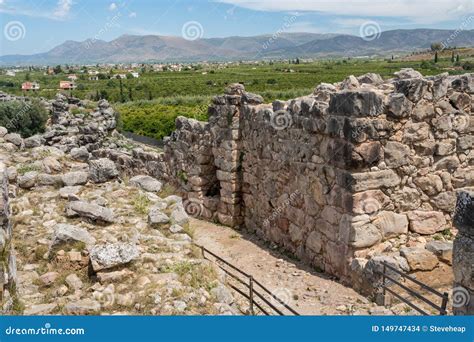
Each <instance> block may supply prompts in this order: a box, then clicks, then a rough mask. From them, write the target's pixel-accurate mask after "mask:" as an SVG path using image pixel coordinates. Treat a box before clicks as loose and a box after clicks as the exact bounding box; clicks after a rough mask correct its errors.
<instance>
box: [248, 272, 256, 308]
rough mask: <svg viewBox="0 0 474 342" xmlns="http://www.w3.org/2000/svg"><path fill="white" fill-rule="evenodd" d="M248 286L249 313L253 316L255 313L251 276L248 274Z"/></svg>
mask: <svg viewBox="0 0 474 342" xmlns="http://www.w3.org/2000/svg"><path fill="white" fill-rule="evenodd" d="M249 279H250V286H249V291H250V293H249V297H250V314H251V315H252V316H253V315H255V313H254V310H253V276H250V278H249Z"/></svg>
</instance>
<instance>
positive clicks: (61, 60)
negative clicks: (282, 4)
mask: <svg viewBox="0 0 474 342" xmlns="http://www.w3.org/2000/svg"><path fill="white" fill-rule="evenodd" d="M436 42H440V43H444V44H446V45H449V46H457V47H461V46H464V47H467V46H469V47H472V46H474V30H436V29H412V30H391V31H384V32H381V33H380V34H379V35H378V36H376V37H367V38H361V37H358V36H353V35H347V34H317V33H281V34H275V35H260V36H253V37H239V36H233V37H226V38H203V39H197V40H193V41H190V40H186V39H184V38H182V37H173V36H157V35H146V36H136V35H123V36H120V37H119V38H117V39H115V40H112V41H110V42H106V41H104V40H95V39H88V40H85V41H83V42H76V41H66V42H64V43H63V44H61V45H58V46H57V47H55V48H53V49H51V50H50V51H48V52H44V53H39V54H33V55H4V56H0V65H3V66H7V65H8V66H11V65H53V64H66V63H67V64H88V63H128V62H196V61H232V60H260V59H286V58H296V57H299V58H324V57H357V56H387V55H390V54H403V53H408V52H412V51H419V50H426V49H429V48H430V46H431V44H432V43H436Z"/></svg>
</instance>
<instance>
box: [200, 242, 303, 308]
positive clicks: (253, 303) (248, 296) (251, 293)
mask: <svg viewBox="0 0 474 342" xmlns="http://www.w3.org/2000/svg"><path fill="white" fill-rule="evenodd" d="M198 247H199V248H200V249H201V253H202V256H203V258H205V259H207V260H210V259H208V258H206V253H207V254H210V255H212V256H213V257H214V258H215V259H216V260H218V261H219V262H221V263H223V264H224V265H226V266H229V267H230V268H231V269H232V270H234V271H237V272H238V273H240V274H241V275H243V276H244V277H246V278H247V279H248V283H247V282H245V281H243V280H242V279H240V278H239V277H238V276H237V275H235V274H233V273H231V272H230V271H229V270H227V269H225V268H224V267H223V266H222V265H221V264H219V263H218V262H216V264H217V266H218V267H219V268H220V269H221V270H223V271H224V272H225V273H226V274H228V275H229V276H231V277H232V278H233V279H235V280H237V281H238V282H240V283H241V284H242V285H244V286H245V287H246V288H248V290H249V292H248V294H247V293H245V292H244V291H243V290H241V289H239V288H238V287H237V286H234V285H232V284H230V285H229V286H230V287H231V288H232V289H233V290H235V291H236V292H238V293H239V294H240V295H242V296H243V297H244V298H246V299H248V300H249V304H250V313H251V315H254V314H255V312H254V306H256V307H257V308H258V309H259V310H260V311H261V312H263V313H264V314H265V315H267V316H269V315H270V314H269V313H268V311H267V310H265V309H263V308H262V306H261V305H260V304H259V303H258V302H257V301H256V300H255V297H258V298H259V299H260V300H261V301H263V302H264V303H265V304H266V305H268V306H269V307H270V308H271V309H272V310H273V311H275V312H276V313H277V314H279V315H281V316H284V315H285V313H284V312H282V311H281V310H279V309H278V308H277V307H276V306H275V305H273V304H272V303H271V302H270V301H269V300H268V299H267V298H265V296H264V295H263V294H262V293H260V292H259V291H257V290H256V289H255V285H257V286H259V287H260V288H261V289H262V290H263V291H264V292H265V293H267V294H268V295H270V296H271V297H272V298H273V299H275V300H276V301H277V302H278V303H280V304H281V305H283V306H284V307H285V308H286V309H287V310H288V311H290V312H291V313H292V314H294V315H296V316H299V313H298V312H297V311H296V310H294V309H293V308H291V307H290V306H289V305H288V304H286V303H285V302H284V301H282V300H281V299H280V298H278V297H277V296H275V295H274V294H273V293H271V291H270V290H268V289H267V288H266V287H265V286H263V285H262V284H261V283H260V282H258V281H257V280H255V279H254V277H253V276H252V275H250V274H248V273H246V272H244V271H242V270H240V269H239V268H238V267H236V266H234V265H232V264H231V263H229V262H228V261H226V260H224V259H222V258H221V257H220V256H218V255H217V254H215V253H213V252H211V251H210V250H208V249H207V248H205V247H204V246H198ZM210 261H213V260H210Z"/></svg>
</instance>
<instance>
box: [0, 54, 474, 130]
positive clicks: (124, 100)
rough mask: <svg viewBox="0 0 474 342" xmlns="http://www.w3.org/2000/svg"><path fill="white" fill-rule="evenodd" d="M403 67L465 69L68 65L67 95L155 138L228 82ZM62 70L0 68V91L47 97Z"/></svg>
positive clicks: (270, 86)
mask: <svg viewBox="0 0 474 342" xmlns="http://www.w3.org/2000/svg"><path fill="white" fill-rule="evenodd" d="M472 60H473V58H472V56H463V60H462V62H464V63H466V62H467V63H468V62H469V61H472ZM471 63H472V62H471ZM404 67H412V68H414V69H416V70H418V71H420V72H421V73H423V74H424V75H435V74H439V73H442V72H449V73H451V74H459V73H465V72H468V71H466V70H463V69H462V67H459V66H458V67H455V66H454V64H453V63H452V62H451V59H450V58H448V57H445V56H443V58H440V60H439V61H438V63H436V64H435V63H432V62H431V61H425V62H423V61H419V60H415V61H406V60H405V61H397V60H395V61H393V60H337V61H317V62H312V63H301V64H289V63H288V62H286V63H284V62H280V63H268V62H267V63H258V64H257V63H256V64H237V63H236V64H232V65H226V66H223V65H221V66H218V65H207V66H194V69H193V70H188V71H181V72H171V71H165V72H154V71H150V70H148V68H139V69H138V70H137V71H139V72H140V77H139V78H127V79H123V80H118V79H108V76H110V75H111V74H116V73H121V72H124V71H123V70H119V69H112V70H107V71H105V72H104V73H105V74H106V77H104V78H105V79H100V80H97V81H90V80H89V79H88V75H87V74H86V73H81V71H80V70H74V71H72V72H73V73H75V74H76V75H78V77H79V79H78V80H77V81H76V84H77V89H75V90H73V91H72V95H73V96H76V97H79V98H81V99H84V98H89V99H98V98H106V99H108V100H109V101H110V102H112V103H113V104H114V105H115V107H116V109H117V110H118V111H119V112H120V114H121V118H122V121H123V129H124V130H127V131H131V132H134V133H136V134H140V135H146V136H149V137H153V138H157V139H161V138H162V137H163V136H165V135H168V134H169V133H170V132H171V131H172V130H173V129H174V119H175V118H176V117H177V116H178V115H183V116H187V117H193V118H196V119H199V120H205V119H206V116H207V105H208V104H209V101H210V99H211V97H212V96H214V95H217V94H220V93H222V92H223V90H224V88H225V86H226V85H227V84H230V83H235V82H240V83H243V84H245V87H246V89H247V90H248V91H250V92H254V93H258V94H260V95H262V96H263V97H264V99H265V101H267V102H269V101H273V100H275V99H281V100H287V99H290V98H294V97H298V96H302V95H307V94H310V93H311V92H312V90H313V88H314V87H315V86H316V85H317V84H319V83H321V82H328V83H333V82H338V81H342V80H343V79H344V78H345V77H347V76H348V75H355V76H358V75H362V74H364V73H367V72H375V73H379V74H381V75H382V76H383V77H385V78H388V77H391V76H392V75H393V73H394V72H395V71H398V70H400V69H401V68H404ZM63 69H66V67H63ZM90 69H97V68H90ZM84 71H85V70H84ZM67 74H68V72H66V70H65V71H63V72H62V73H60V74H57V75H44V70H35V69H31V70H30V71H29V72H27V71H23V72H19V73H17V74H16V76H14V77H12V76H7V75H4V74H2V75H0V91H5V92H7V93H12V94H17V95H20V94H22V91H21V90H20V89H21V83H22V82H25V80H31V81H37V82H39V83H40V85H41V90H40V91H38V92H35V93H31V92H30V93H28V95H30V96H38V97H39V96H41V97H45V98H53V97H54V96H55V94H56V93H57V92H58V84H59V81H60V80H66V77H67Z"/></svg>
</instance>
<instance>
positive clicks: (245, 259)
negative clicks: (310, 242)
mask: <svg viewBox="0 0 474 342" xmlns="http://www.w3.org/2000/svg"><path fill="white" fill-rule="evenodd" d="M191 227H192V229H193V230H194V241H195V242H196V243H197V244H199V245H202V246H204V247H206V248H207V249H209V250H210V251H212V252H214V253H216V254H217V255H219V256H220V257H222V258H224V259H225V260H227V261H228V262H230V263H232V264H233V265H235V266H237V267H239V268H240V269H241V270H242V271H244V272H247V273H249V274H252V275H253V276H254V277H255V279H257V280H259V281H260V282H262V283H263V285H265V286H267V287H268V288H269V289H270V290H272V291H274V293H275V294H276V295H278V296H279V297H287V298H288V297H289V298H290V302H289V305H290V306H291V307H293V308H295V309H296V310H297V311H298V312H299V313H300V314H302V315H351V314H355V315H366V314H387V313H390V311H388V310H386V309H384V308H382V307H378V306H376V305H375V304H374V303H371V302H370V301H368V300H367V299H366V298H364V297H363V296H361V295H360V294H358V293H357V292H355V291H354V290H353V289H351V288H348V287H346V286H344V285H342V284H340V283H338V282H337V281H335V280H333V279H331V278H330V277H328V276H327V275H325V274H323V273H317V272H315V271H313V270H311V269H310V268H308V267H307V266H304V265H303V264H301V263H299V262H298V261H297V260H293V259H290V258H288V257H286V256H285V255H283V254H282V253H280V252H279V251H277V250H272V249H271V248H269V247H268V246H266V245H265V244H264V243H263V242H262V241H260V240H258V239H257V238H256V237H254V236H249V235H246V234H244V233H241V232H239V231H236V230H233V229H231V228H228V227H224V226H220V225H216V224H213V223H209V222H205V221H200V220H196V219H191ZM287 298H283V299H284V300H286V299H287Z"/></svg>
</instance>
